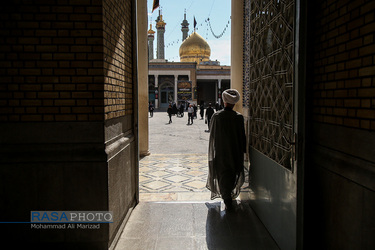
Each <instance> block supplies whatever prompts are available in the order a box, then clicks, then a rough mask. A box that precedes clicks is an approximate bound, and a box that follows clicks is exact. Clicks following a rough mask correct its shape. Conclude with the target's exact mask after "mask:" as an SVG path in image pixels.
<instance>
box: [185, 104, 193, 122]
mask: <svg viewBox="0 0 375 250" xmlns="http://www.w3.org/2000/svg"><path fill="white" fill-rule="evenodd" d="M193 120H194V108H193V106H192V105H191V104H189V107H188V124H187V125H192V124H193ZM190 121H191V123H190Z"/></svg>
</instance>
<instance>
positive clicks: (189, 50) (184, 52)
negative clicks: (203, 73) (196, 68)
mask: <svg viewBox="0 0 375 250" xmlns="http://www.w3.org/2000/svg"><path fill="white" fill-rule="evenodd" d="M210 55H211V49H210V46H209V45H208V43H207V42H206V40H204V38H203V37H202V36H201V35H199V34H198V33H196V32H194V33H193V34H191V35H190V36H188V37H187V38H186V39H185V40H184V41H183V42H182V44H181V46H180V61H181V62H196V63H198V64H199V63H200V62H202V61H209V60H210Z"/></svg>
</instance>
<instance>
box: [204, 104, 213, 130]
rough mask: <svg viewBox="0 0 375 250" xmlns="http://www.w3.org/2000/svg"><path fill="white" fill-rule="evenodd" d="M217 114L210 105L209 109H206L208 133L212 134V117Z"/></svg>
mask: <svg viewBox="0 0 375 250" xmlns="http://www.w3.org/2000/svg"><path fill="white" fill-rule="evenodd" d="M214 113H215V111H214V109H213V108H212V104H211V103H209V104H208V108H207V109H206V123H207V126H208V130H206V132H210V123H211V117H212V115H213V114H214Z"/></svg>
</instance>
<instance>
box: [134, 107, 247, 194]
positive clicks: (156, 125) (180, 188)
mask: <svg viewBox="0 0 375 250" xmlns="http://www.w3.org/2000/svg"><path fill="white" fill-rule="evenodd" d="M168 121H169V117H168V115H167V113H166V112H154V116H153V117H150V118H149V149H150V153H151V154H150V155H149V156H146V157H144V158H143V159H141V160H140V163H139V165H140V171H139V182H140V185H139V189H140V201H202V200H210V192H209V191H208V190H207V189H206V180H207V171H208V163H207V151H208V139H209V133H208V132H206V130H207V129H208V127H207V124H205V122H204V119H203V120H202V119H200V118H199V117H198V119H196V120H194V123H193V125H186V124H187V115H186V113H185V116H184V117H182V118H180V117H176V116H173V117H172V123H170V124H169V123H168ZM243 189H246V183H245V184H244V186H243Z"/></svg>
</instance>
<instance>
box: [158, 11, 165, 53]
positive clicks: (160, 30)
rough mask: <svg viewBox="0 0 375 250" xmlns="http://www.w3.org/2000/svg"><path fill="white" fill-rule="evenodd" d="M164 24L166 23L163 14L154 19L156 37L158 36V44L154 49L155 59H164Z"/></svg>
mask: <svg viewBox="0 0 375 250" xmlns="http://www.w3.org/2000/svg"><path fill="white" fill-rule="evenodd" d="M165 25H166V23H165V22H164V20H163V15H160V10H159V16H158V18H157V19H156V29H157V37H158V41H157V42H158V44H157V50H156V58H157V59H165V58H164V32H165Z"/></svg>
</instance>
